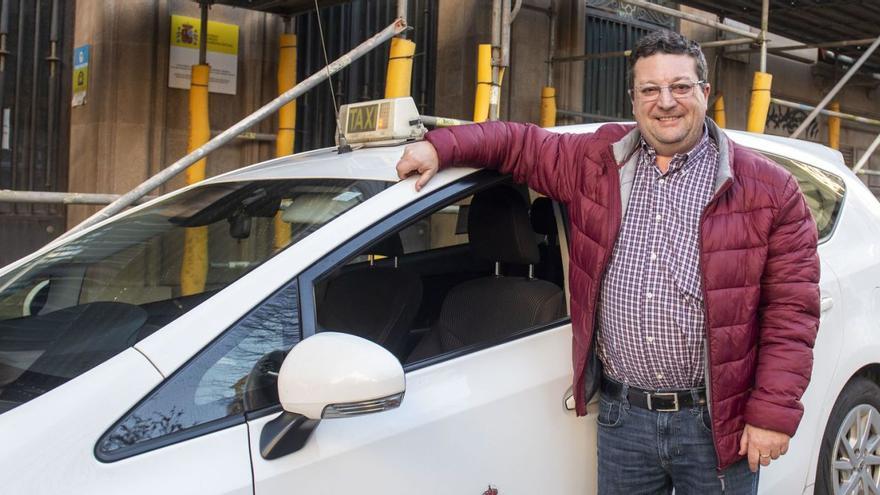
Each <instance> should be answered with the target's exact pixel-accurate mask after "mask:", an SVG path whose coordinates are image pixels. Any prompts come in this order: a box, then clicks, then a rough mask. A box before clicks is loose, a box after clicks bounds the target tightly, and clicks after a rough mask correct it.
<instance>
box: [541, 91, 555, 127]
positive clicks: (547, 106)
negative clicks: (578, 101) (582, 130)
mask: <svg viewBox="0 0 880 495" xmlns="http://www.w3.org/2000/svg"><path fill="white" fill-rule="evenodd" d="M556 113H557V112H556V89H555V88H552V87H549V86H548V87H544V88H541V122H540V125H541V127H554V126H555V125H556Z"/></svg>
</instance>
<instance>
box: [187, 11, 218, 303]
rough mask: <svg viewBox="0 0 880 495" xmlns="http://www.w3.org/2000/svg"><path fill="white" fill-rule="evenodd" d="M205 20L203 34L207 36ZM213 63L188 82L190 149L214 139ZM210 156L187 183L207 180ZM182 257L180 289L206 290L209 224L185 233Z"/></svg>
mask: <svg viewBox="0 0 880 495" xmlns="http://www.w3.org/2000/svg"><path fill="white" fill-rule="evenodd" d="M206 25H207V23H206V22H203V23H202V31H200V32H199V36H200V38H202V39H204V38H207V37H208V36H207V34H208V32H207V31H205V30H204V28H205V26H206ZM210 77H211V66H210V65H207V64H199V65H193V66H192V77H191V80H190V86H189V142H188V144H187V152H190V153H191V152H192V151H193V150H196V149H199V148H201V147H202V146H203V145H204V144H205V143H207V142H208V141H209V140H210V139H211V126H210V122H209V120H210V119H209V118H208V115H209V112H208V98H209V97H208V81H209V79H210ZM207 160H208V159H207V158H205V157H203V158H202V159H201V160H199V161H198V162H196V163H195V164H194V165H193V166H192V167H190V168H188V169H187V170H186V184H187V185H191V184H196V183H198V182H201V181H203V180H205V177H206V172H205V169H206V168H207ZM183 237H184V240H183V259H182V262H181V264H180V292H181V293H182V294H183V295H185V296H189V295H192V294H198V293H201V292H204V291H205V283H206V282H207V280H208V227H205V226H203V227H193V228H189V229H186V230H185V231H184V233H183Z"/></svg>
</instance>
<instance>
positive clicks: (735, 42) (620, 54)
mask: <svg viewBox="0 0 880 495" xmlns="http://www.w3.org/2000/svg"><path fill="white" fill-rule="evenodd" d="M754 42H755V40H753V39H752V38H735V39H730V40H717V41H706V42H702V43H700V47H701V48H716V47H719V46H732V45H744V44H747V43H754ZM631 53H632V50H623V51H617V52H602V53H585V54H583V55H573V56H570V57H558V58H551V60H552V61H553V62H579V61H581V60H596V59H603V58H614V57H629V56H630V54H631Z"/></svg>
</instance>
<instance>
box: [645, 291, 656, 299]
mask: <svg viewBox="0 0 880 495" xmlns="http://www.w3.org/2000/svg"><path fill="white" fill-rule="evenodd" d="M652 297H654V294H651V293H650V292H647V293H645V299H651V298H652Z"/></svg>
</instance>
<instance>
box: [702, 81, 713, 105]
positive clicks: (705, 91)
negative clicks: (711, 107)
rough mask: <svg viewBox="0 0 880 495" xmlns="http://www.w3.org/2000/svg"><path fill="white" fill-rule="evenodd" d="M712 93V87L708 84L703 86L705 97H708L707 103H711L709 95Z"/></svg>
mask: <svg viewBox="0 0 880 495" xmlns="http://www.w3.org/2000/svg"><path fill="white" fill-rule="evenodd" d="M711 92H712V85H711V84H709V83H706V84H704V85H703V96H705V97H706V101H709V94H710V93H711Z"/></svg>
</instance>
